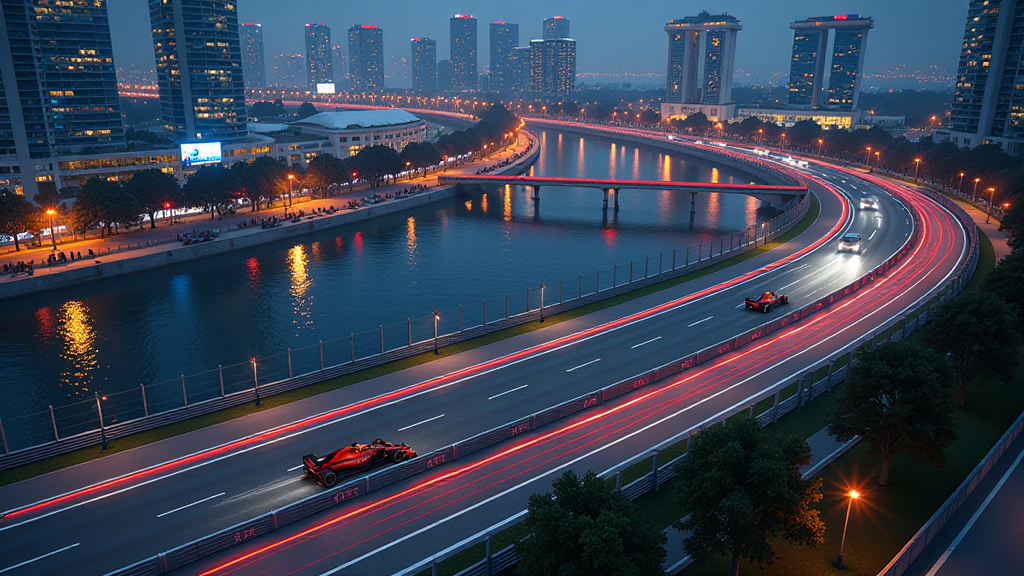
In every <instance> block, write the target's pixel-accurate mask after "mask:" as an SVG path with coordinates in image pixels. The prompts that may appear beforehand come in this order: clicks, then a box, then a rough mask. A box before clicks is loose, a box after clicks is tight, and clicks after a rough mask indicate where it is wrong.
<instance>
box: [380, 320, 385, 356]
mask: <svg viewBox="0 0 1024 576" xmlns="http://www.w3.org/2000/svg"><path fill="white" fill-rule="evenodd" d="M380 355H381V356H383V355H384V325H383V324H380Z"/></svg>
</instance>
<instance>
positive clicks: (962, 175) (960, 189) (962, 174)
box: [956, 172, 964, 196]
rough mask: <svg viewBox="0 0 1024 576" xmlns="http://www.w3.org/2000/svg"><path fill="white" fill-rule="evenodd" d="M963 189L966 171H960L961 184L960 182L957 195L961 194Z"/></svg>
mask: <svg viewBox="0 0 1024 576" xmlns="http://www.w3.org/2000/svg"><path fill="white" fill-rule="evenodd" d="M963 189H964V173H963V172H961V173H960V184H958V185H957V187H956V195H957V196H959V195H960V193H961V192H963Z"/></svg>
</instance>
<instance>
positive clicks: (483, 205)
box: [480, 194, 487, 214]
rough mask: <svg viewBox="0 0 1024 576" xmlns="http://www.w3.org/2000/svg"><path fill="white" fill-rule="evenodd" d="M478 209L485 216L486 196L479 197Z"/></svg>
mask: <svg viewBox="0 0 1024 576" xmlns="http://www.w3.org/2000/svg"><path fill="white" fill-rule="evenodd" d="M480 209H481V210H483V212H484V214H487V194H484V195H483V196H481V197H480Z"/></svg>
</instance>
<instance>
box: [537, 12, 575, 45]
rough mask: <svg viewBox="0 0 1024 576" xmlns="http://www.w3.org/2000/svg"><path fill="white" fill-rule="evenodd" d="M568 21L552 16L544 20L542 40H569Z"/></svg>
mask: <svg viewBox="0 0 1024 576" xmlns="http://www.w3.org/2000/svg"><path fill="white" fill-rule="evenodd" d="M570 37H572V34H569V19H568V18H566V17H565V16H552V17H551V18H546V19H545V20H544V39H545V40H554V39H556V38H570Z"/></svg>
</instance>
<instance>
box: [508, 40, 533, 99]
mask: <svg viewBox="0 0 1024 576" xmlns="http://www.w3.org/2000/svg"><path fill="white" fill-rule="evenodd" d="M509 58H510V60H511V63H510V65H509V68H510V69H511V72H510V75H511V79H510V80H511V82H510V86H509V90H510V91H512V92H514V93H516V94H522V93H525V92H530V91H531V87H530V70H531V66H532V61H531V58H530V47H529V46H519V47H516V48H513V49H512V54H510V55H509Z"/></svg>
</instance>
